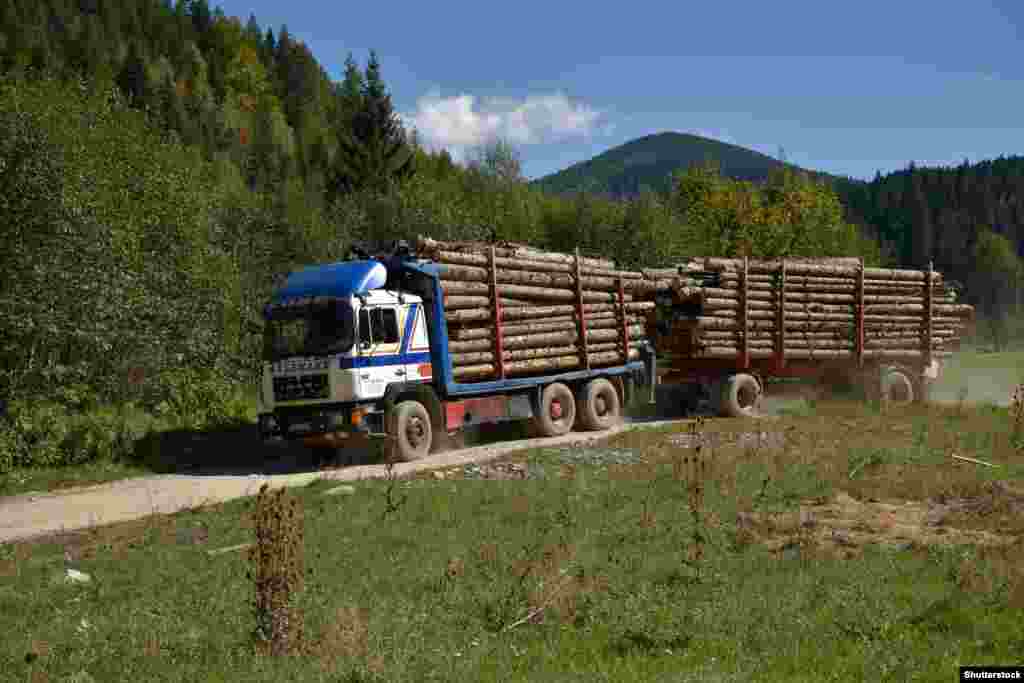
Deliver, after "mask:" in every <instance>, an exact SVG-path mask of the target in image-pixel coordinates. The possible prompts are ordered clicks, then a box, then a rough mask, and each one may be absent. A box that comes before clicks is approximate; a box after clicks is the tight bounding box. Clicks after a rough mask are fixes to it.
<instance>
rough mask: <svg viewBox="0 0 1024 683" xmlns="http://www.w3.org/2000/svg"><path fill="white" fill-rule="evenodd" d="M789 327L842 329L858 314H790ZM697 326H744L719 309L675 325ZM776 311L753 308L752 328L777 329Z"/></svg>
mask: <svg viewBox="0 0 1024 683" xmlns="http://www.w3.org/2000/svg"><path fill="white" fill-rule="evenodd" d="M786 318H787V320H786V322H785V328H786V329H787V330H788V329H805V330H832V329H841V328H852V327H853V326H854V324H855V321H856V317H855V316H854V315H835V314H815V313H810V314H808V313H792V314H790V313H787V314H786ZM684 322H685V323H686V324H689V325H692V326H694V327H702V328H709V329H720V330H735V329H740V328H741V325H740V322H739V320H737V315H736V311H715V315H702V316H698V317H697V318H693V319H691V320H688V321H682V320H677V321H676V322H675V323H674V324H683V323H684ZM864 322H865V324H866V325H867V326H868V327H869V328H871V327H874V328H876V329H894V328H904V327H906V326H907V325H908V324H911V325H921V324H922V321H921V317H920V316H891V315H873V316H864ZM932 323H933V324H936V325H941V326H943V327H950V326H962V325H963V320H962V319H960V318H946V317H935V318H932ZM775 325H776V323H775V314H774V313H772V312H767V311H751V312H750V315H749V320H748V326H749V329H752V330H755V329H757V330H772V329H775Z"/></svg>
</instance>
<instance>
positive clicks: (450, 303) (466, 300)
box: [444, 296, 533, 311]
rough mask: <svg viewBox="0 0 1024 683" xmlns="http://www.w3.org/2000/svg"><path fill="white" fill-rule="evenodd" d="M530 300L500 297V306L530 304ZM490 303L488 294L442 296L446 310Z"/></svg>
mask: <svg viewBox="0 0 1024 683" xmlns="http://www.w3.org/2000/svg"><path fill="white" fill-rule="evenodd" d="M532 304H533V302H532V301H526V300H524V299H506V298H505V297H501V305H502V306H530V305H532ZM490 305H491V297H489V296H446V297H445V298H444V307H445V309H446V310H449V311H454V310H458V309H460V308H480V307H483V306H490Z"/></svg>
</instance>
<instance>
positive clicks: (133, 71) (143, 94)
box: [117, 41, 148, 108]
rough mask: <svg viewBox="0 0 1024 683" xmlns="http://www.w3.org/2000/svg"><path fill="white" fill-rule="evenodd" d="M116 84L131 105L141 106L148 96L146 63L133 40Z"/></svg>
mask: <svg viewBox="0 0 1024 683" xmlns="http://www.w3.org/2000/svg"><path fill="white" fill-rule="evenodd" d="M117 85H118V87H119V88H120V89H121V92H123V93H124V94H125V96H126V97H127V98H128V101H129V102H130V103H131V104H132V105H133V106H135V107H140V108H141V107H142V104H143V102H144V101H145V100H146V98H147V96H148V93H147V89H146V63H145V61H144V60H143V59H142V56H141V55H140V53H139V49H138V47H137V46H136V44H135V42H134V41H133V42H132V43H131V44H130V45H129V47H128V57H127V58H126V59H125V60H124V65H123V66H122V67H121V71H120V73H118V75H117Z"/></svg>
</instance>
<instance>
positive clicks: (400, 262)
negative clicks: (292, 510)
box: [259, 237, 973, 460]
mask: <svg viewBox="0 0 1024 683" xmlns="http://www.w3.org/2000/svg"><path fill="white" fill-rule="evenodd" d="M972 315H973V308H972V307H970V306H966V305H963V304H958V303H956V296H955V293H954V292H952V291H950V290H949V289H948V287H946V286H945V285H944V284H943V281H942V276H941V274H939V273H936V272H934V271H933V270H932V269H931V267H929V269H928V270H898V269H883V268H867V267H865V265H864V263H863V261H861V260H860V259H851V258H831V259H783V260H780V261H753V260H750V259H721V258H703V257H702V258H691V259H690V260H689V261H687V262H686V263H682V264H678V265H677V266H676V267H674V268H670V269H647V270H641V271H625V270H621V269H618V268H617V267H616V265H615V263H614V262H613V261H610V260H606V259H599V258H587V257H582V256H581V255H580V254H579V252H578V251H577V252H576V253H575V254H559V253H553V252H545V251H538V250H536V249H533V248H531V247H527V246H524V245H513V244H509V243H501V244H482V243H477V242H439V241H436V240H432V239H430V238H424V237H420V238H417V239H416V240H415V241H414V242H413V243H412V244H411V245H410V244H409V243H405V242H399V243H396V244H394V245H391V247H390V248H389V249H388V250H387V251H384V252H382V253H381V254H380V255H377V256H373V257H371V256H370V255H369V254H368V253H366V252H359V253H356V254H354V256H353V257H350V258H349V259H348V260H346V261H343V262H339V263H332V264H327V265H320V266H314V267H310V268H306V269H303V270H300V271H297V272H294V273H292V274H291V275H289V276H288V278H287V280H286V282H285V283H284V285H283V286H282V287H281V288H280V289H279V290H278V291H277V292H276V293H275V294H274V297H273V299H272V300H271V302H270V303H268V304H267V306H266V307H265V309H264V318H265V320H266V323H267V324H266V337H265V346H264V357H263V373H262V380H261V381H262V386H261V390H260V403H261V408H260V418H259V429H260V432H261V434H262V435H263V437H264V438H267V439H278V438H285V439H301V440H303V441H304V442H305V443H306V444H307V445H310V446H328V447H334V448H341V447H344V444H345V443H347V442H348V440H351V439H353V438H357V437H387V441H388V443H390V444H392V453H394V454H395V456H396V457H397V458H398V459H401V460H415V459H418V458H422V457H424V456H426V455H427V454H428V453H430V452H431V451H433V450H436V449H438V448H441V447H442V446H443V445H444V444H445V443H446V441H447V437H449V436H451V435H454V434H455V433H456V432H458V431H459V430H461V429H463V428H465V427H467V426H472V425H480V424H486V423H493V422H503V421H510V420H529V421H530V422H531V423H532V425H533V428H534V431H535V432H536V434H537V435H539V436H559V435H562V434H565V433H567V432H569V431H570V430H571V429H574V428H577V429H586V430H603V429H608V428H609V427H611V426H612V425H614V424H616V423H617V422H618V421H619V420H620V419H621V418H622V413H623V408H624V406H625V405H626V404H627V403H628V402H629V401H630V400H631V398H632V397H633V396H634V395H635V394H636V393H637V392H638V390H639V389H640V388H641V387H644V386H646V387H649V388H651V397H652V398H651V400H652V401H653V397H654V391H653V387H654V385H655V384H658V383H665V384H681V385H684V386H685V387H686V388H687V389H688V390H689V391H687V392H684V396H685V398H684V402H685V403H687V404H690V406H688V407H695V406H696V405H697V404H698V403H699V401H701V400H706V401H708V402H709V403H710V405H711V408H712V409H713V411H714V412H715V413H717V414H719V415H723V416H730V417H754V416H756V415H757V414H758V404H759V401H760V398H761V397H762V396H763V395H764V393H765V384H766V382H768V381H769V380H771V379H773V378H786V377H791V378H811V379H813V380H814V381H815V382H817V383H821V384H837V383H843V384H859V385H862V387H863V388H864V389H865V393H866V394H867V395H868V396H869V397H876V398H882V399H886V400H890V401H896V402H906V401H912V400H926V399H927V397H928V387H929V385H930V383H931V382H932V381H934V379H935V378H936V377H937V376H938V373H939V369H940V365H939V359H940V358H942V357H944V356H948V355H949V354H950V353H951V352H952V350H953V349H955V348H956V347H957V345H958V344H959V339H960V336H961V333H962V331H963V328H964V326H965V324H966V321H967V320H968V319H969V318H970V317H971V316H972ZM648 332H650V333H651V334H650V336H649V335H648ZM658 358H660V359H661V360H660V361H658V360H656V359H658ZM659 365H661V366H662V367H663V371H662V373H659V372H658V366H659Z"/></svg>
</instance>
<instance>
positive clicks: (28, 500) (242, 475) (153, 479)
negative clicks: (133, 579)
mask: <svg viewBox="0 0 1024 683" xmlns="http://www.w3.org/2000/svg"><path fill="white" fill-rule="evenodd" d="M674 421H675V420H652V421H643V422H627V423H625V424H623V425H621V426H619V427H616V428H614V429H611V430H609V431H606V432H599V433H578V432H573V433H571V434H567V435H565V436H560V437H554V438H547V439H514V440H510V441H501V442H497V443H488V444H485V445H479V446H472V447H469V448H462V449H458V450H452V451H447V452H443V453H437V454H435V455H432V456H430V457H428V458H425V459H423V460H419V461H416V462H412V463H400V464H398V465H397V466H396V468H395V470H396V473H397V474H398V475H399V476H402V475H407V474H411V473H413V472H419V471H423V470H433V469H439V468H449V467H459V466H464V465H468V464H473V463H476V464H479V463H483V462H486V461H488V460H493V459H495V458H499V457H501V456H503V455H507V454H509V453H511V452H513V451H518V450H522V449H524V448H540V447H553V446H563V447H565V446H577V445H583V444H586V443H591V442H594V441H598V440H602V439H607V438H608V437H610V436H613V435H615V434H617V433H619V432H622V431H624V430H627V429H636V428H643V427H656V426H661V425H666V424H671V423H673V422H674ZM190 450H191V449H190V448H188V447H185V448H183V451H184V452H185V453H186V454H187V453H188V452H189V451H190ZM251 468H252V466H251V465H250V469H251ZM281 468H282V469H286V470H287V469H289V467H288V465H287V464H285V465H283V466H282V467H281ZM235 469H236V472H232V473H220V474H213V473H210V472H209V471H206V472H201V471H200V472H198V473H195V474H192V473H188V474H165V475H153V476H146V477H139V478H135V479H126V480H122V481H116V482H111V483H108V484H102V485H98V486H90V487H83V488H76V489H66V490H62V491H57V492H52V493H28V494H23V495H19V496H12V497H9V498H3V499H0V543H6V542H10V541H14V540H22V539H27V538H32V537H34V536H41V535H45V534H49V533H56V532H64V531H73V530H76V529H82V528H86V527H91V526H96V525H103V524H111V523H113V522H121V521H127V520H132V519H139V518H142V517H146V516H149V515H152V514H167V513H172V512H177V511H179V510H183V509H187V508H190V507H195V506H198V505H202V504H209V503H219V502H224V501H228V500H232V499H234V498H241V497H245V496H252V495H255V494H256V492H257V491H259V489H260V487H261V486H263V484H269V485H270V486H271V487H275V488H276V487H281V486H288V487H294V486H304V485H307V484H309V483H311V482H313V481H316V480H318V479H327V480H332V481H358V480H361V479H371V478H382V477H384V476H385V468H384V465H382V464H372V465H352V466H348V467H344V468H341V469H329V470H321V469H319V468H315V467H308V466H307V467H306V468H305V469H306V470H307V471H286V472H284V473H281V474H252V473H247V472H245V471H244V468H238V467H236V468H235ZM239 469H241V471H237V470H239ZM291 469H293V470H294V469H295V468H291ZM299 469H302V468H299Z"/></svg>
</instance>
